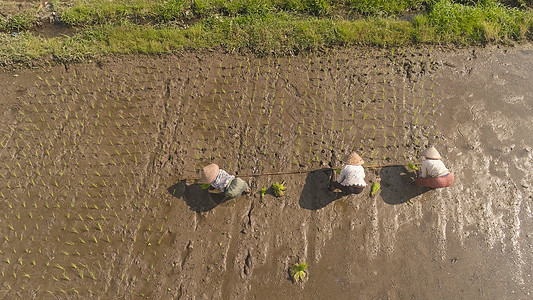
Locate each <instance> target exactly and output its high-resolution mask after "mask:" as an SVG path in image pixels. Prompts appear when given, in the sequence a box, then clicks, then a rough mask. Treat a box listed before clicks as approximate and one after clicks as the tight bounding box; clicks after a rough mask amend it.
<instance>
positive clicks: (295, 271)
mask: <svg viewBox="0 0 533 300" xmlns="http://www.w3.org/2000/svg"><path fill="white" fill-rule="evenodd" d="M306 269H307V264H306V263H304V262H303V263H299V264H295V265H294V266H292V267H291V276H292V279H293V280H294V282H298V281H303V280H304V279H305V276H306V275H307V274H306V272H305V270H306Z"/></svg>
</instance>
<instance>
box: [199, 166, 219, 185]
mask: <svg viewBox="0 0 533 300" xmlns="http://www.w3.org/2000/svg"><path fill="white" fill-rule="evenodd" d="M219 170H220V168H219V167H218V165H217V164H210V165H209V166H206V167H204V169H203V170H202V182H203V183H211V182H213V181H214V180H215V179H216V178H217V176H218V171H219Z"/></svg>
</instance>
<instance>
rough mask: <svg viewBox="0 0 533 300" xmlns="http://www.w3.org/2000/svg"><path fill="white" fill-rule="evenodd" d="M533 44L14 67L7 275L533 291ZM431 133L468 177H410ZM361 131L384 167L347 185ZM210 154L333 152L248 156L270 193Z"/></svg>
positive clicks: (17, 283) (272, 286) (62, 287)
mask: <svg viewBox="0 0 533 300" xmlns="http://www.w3.org/2000/svg"><path fill="white" fill-rule="evenodd" d="M532 58H533V51H532V49H531V46H530V45H523V46H518V47H515V48H501V49H500V48H496V47H494V48H484V49H478V48H476V49H460V50H450V49H439V48H433V47H432V48H422V49H417V48H400V49H369V48H361V49H349V50H346V49H338V50H330V51H328V52H324V53H320V54H310V55H300V56H296V57H284V58H276V57H265V58H256V57H251V56H239V55H230V54H221V53H216V52H194V53H181V54H177V55H172V56H162V57H135V56H129V57H119V58H107V59H99V60H95V61H90V62H85V63H80V64H71V65H60V66H45V67H42V68H36V69H22V70H17V71H2V72H0V82H2V88H3V89H2V90H3V93H2V95H1V96H0V99H1V102H2V104H3V107H4V110H3V112H2V118H1V120H2V126H1V127H0V141H1V148H0V160H1V161H0V175H1V177H0V192H1V194H0V207H1V211H2V215H0V218H1V223H0V224H1V226H0V235H1V236H2V237H1V241H0V251H1V252H0V258H1V261H0V271H1V274H0V275H1V276H2V286H0V295H1V296H2V297H4V298H17V297H18V298H24V299H31V298H36V299H42V298H69V299H70V298H73V299H76V298H88V297H95V298H128V299H129V298H143V297H144V298H148V299H156V298H160V299H170V298H173V299H175V298H178V299H191V298H195V299H196V298H197V299H244V298H246V299H274V298H276V299H277V298H281V299H285V298H289V297H290V298H295V297H296V298H298V299H303V298H309V297H312V298H326V297H336V298H338V299H343V298H344V299H348V298H350V299H351V298H354V297H356V298H362V299H367V298H391V299H402V298H407V297H409V298H413V297H414V298H435V297H439V298H449V297H454V298H456V297H460V298H467V297H468V298H470V297H475V298H501V299H505V298H512V299H517V298H518V299H526V298H529V297H530V293H531V292H532V281H531V274H532V272H533V270H532V268H531V266H530V264H529V263H528V262H530V261H531V259H532V258H533V257H532V254H531V253H533V252H531V247H532V242H533V237H532V236H531V234H530V232H531V231H532V229H533V222H532V221H531V201H532V198H531V197H532V196H531V190H530V189H531V187H530V182H531V181H532V180H531V172H530V171H529V170H530V169H531V167H532V164H533V153H532V147H533V139H532V138H531V135H530V134H529V128H530V127H531V125H532V123H533V119H532V113H531V110H532V105H533V102H532V101H531V99H532V96H533V88H532V86H531V85H530V81H531V76H532V74H533V63H532V62H533V60H532ZM428 145H436V147H437V148H438V149H439V151H440V152H441V155H442V156H443V157H444V162H445V164H446V165H447V166H448V167H449V168H450V169H451V170H452V171H453V172H454V174H455V175H456V182H455V184H454V185H453V186H452V187H450V188H447V189H439V190H427V189H423V188H420V187H415V186H413V185H412V184H411V178H412V176H413V174H412V172H410V171H409V170H408V169H406V168H405V166H406V164H407V163H408V162H411V163H415V162H416V161H417V156H418V153H419V152H420V151H421V150H423V149H425V147H427V146H428ZM350 151H358V152H359V153H360V154H361V155H362V157H363V158H364V160H365V161H366V164H365V166H366V167H367V169H366V172H367V183H369V187H367V188H366V189H365V191H364V192H363V193H362V194H359V195H350V196H345V195H342V194H340V193H334V192H330V191H328V190H327V184H328V180H329V177H330V175H331V172H332V170H331V168H340V167H341V166H342V164H341V163H340V157H342V156H343V155H345V154H347V153H349V152H350ZM209 163H217V164H219V165H220V166H221V167H222V168H223V169H225V170H227V171H228V172H231V173H233V174H239V175H241V176H246V175H250V174H257V173H270V172H288V171H312V172H308V173H301V174H293V175H283V176H272V175H269V176H260V177H244V179H246V180H247V181H248V182H249V183H250V186H251V188H252V190H253V193H252V195H248V196H242V197H239V198H236V199H229V200H228V199H225V198H224V197H223V195H221V194H218V193H214V192H212V191H208V190H204V189H202V187H201V185H200V184H198V183H197V182H195V181H194V180H193V179H197V178H199V170H200V169H201V168H202V167H203V166H205V165H207V164H209ZM283 180H284V181H285V182H286V186H287V191H286V192H285V194H284V195H283V196H282V197H279V198H277V197H274V195H273V194H272V193H270V192H267V193H266V195H265V196H264V197H261V196H260V195H259V190H260V189H261V188H262V187H265V188H269V187H270V186H271V185H272V183H273V182H281V181H283ZM372 182H380V184H381V190H380V192H379V193H378V194H377V195H376V196H374V197H371V196H370V184H371V183H372ZM298 262H306V263H307V264H308V265H309V267H308V269H307V277H306V279H305V280H304V282H301V283H293V282H292V281H291V277H290V272H289V269H290V267H291V266H292V265H294V264H295V263H298ZM354 295H355V296H354Z"/></svg>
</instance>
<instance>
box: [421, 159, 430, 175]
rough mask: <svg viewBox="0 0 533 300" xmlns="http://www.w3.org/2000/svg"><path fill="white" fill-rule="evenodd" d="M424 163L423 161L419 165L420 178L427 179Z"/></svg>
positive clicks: (425, 164)
mask: <svg viewBox="0 0 533 300" xmlns="http://www.w3.org/2000/svg"><path fill="white" fill-rule="evenodd" d="M425 162H426V161H423V162H422V164H421V165H420V177H422V178H427V177H428V169H427V163H425Z"/></svg>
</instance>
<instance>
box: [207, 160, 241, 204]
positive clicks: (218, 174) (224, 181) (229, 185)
mask: <svg viewBox="0 0 533 300" xmlns="http://www.w3.org/2000/svg"><path fill="white" fill-rule="evenodd" d="M202 182H203V183H206V184H207V183H209V184H211V186H212V187H214V188H216V189H217V190H219V191H221V192H223V193H224V195H226V197H228V198H235V197H238V196H240V195H241V194H248V193H250V187H249V186H248V184H247V183H246V182H245V181H244V180H242V179H240V178H236V177H235V176H233V175H229V174H228V173H227V172H226V171H224V170H222V169H220V168H219V167H218V165H216V164H210V165H208V166H206V167H205V168H203V170H202Z"/></svg>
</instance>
